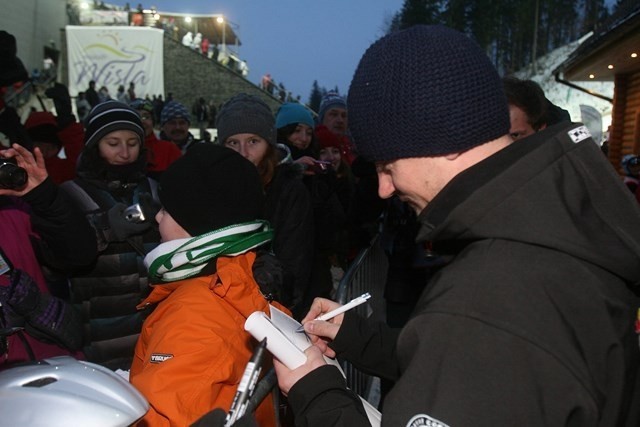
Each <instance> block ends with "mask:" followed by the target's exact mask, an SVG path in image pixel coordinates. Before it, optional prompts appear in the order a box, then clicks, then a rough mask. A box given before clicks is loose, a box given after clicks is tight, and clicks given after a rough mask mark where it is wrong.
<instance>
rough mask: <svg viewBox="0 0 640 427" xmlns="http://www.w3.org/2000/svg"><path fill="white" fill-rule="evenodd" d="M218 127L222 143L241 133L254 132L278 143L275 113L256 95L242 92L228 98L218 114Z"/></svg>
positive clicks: (269, 141) (219, 139) (268, 140)
mask: <svg viewBox="0 0 640 427" xmlns="http://www.w3.org/2000/svg"><path fill="white" fill-rule="evenodd" d="M216 128H217V129H218V141H219V142H220V143H221V144H224V142H225V141H226V140H227V138H229V137H230V136H233V135H236V134H239V133H253V134H256V135H258V136H259V137H261V138H264V139H265V140H266V141H267V142H268V143H269V144H271V145H274V146H275V144H276V121H275V118H274V117H273V113H272V112H271V109H270V108H269V106H268V105H267V104H266V103H265V102H264V101H263V100H261V99H260V98H258V97H257V96H254V95H248V94H246V93H240V94H238V95H235V96H233V97H232V98H230V99H229V100H227V102H225V103H224V104H223V105H222V107H220V111H219V112H218V114H217V115H216Z"/></svg>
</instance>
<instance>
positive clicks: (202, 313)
mask: <svg viewBox="0 0 640 427" xmlns="http://www.w3.org/2000/svg"><path fill="white" fill-rule="evenodd" d="M159 192H160V201H161V202H162V204H163V206H164V208H163V209H162V210H161V211H160V212H159V213H158V215H156V220H157V221H158V224H159V228H160V234H161V236H162V243H161V244H160V245H159V246H158V247H157V248H156V249H154V250H153V251H151V252H150V253H149V254H148V255H147V256H146V258H145V265H146V266H147V267H148V269H149V276H150V281H151V282H152V283H153V290H152V291H151V294H150V295H149V297H148V298H147V299H146V300H145V301H143V302H142V304H141V305H140V306H139V307H140V308H143V307H146V306H149V305H155V310H154V311H153V313H152V314H151V315H150V316H149V317H148V318H147V319H146V320H145V323H144V325H143V329H142V334H141V336H140V339H139V340H138V343H137V345H136V350H135V357H134V362H133V365H132V367H131V382H132V383H133V385H135V386H136V387H137V388H138V390H140V391H141V392H142V394H144V396H145V397H146V398H147V400H148V401H149V403H150V405H151V409H150V410H149V412H148V413H147V414H146V416H145V418H143V419H142V420H141V422H140V424H139V425H144V426H147V425H150V426H151V425H153V426H155V425H169V424H171V425H191V424H192V423H193V422H194V421H196V420H197V419H198V418H200V417H201V416H203V415H205V414H206V413H208V412H209V411H211V410H212V409H214V408H229V407H230V406H231V403H232V401H233V397H234V395H235V392H236V390H237V388H238V384H239V383H240V381H241V380H242V376H243V372H244V367H245V365H246V364H247V362H248V361H249V359H250V357H251V354H252V346H253V343H252V338H251V336H250V335H249V334H248V333H247V332H245V331H244V328H243V326H244V322H245V320H246V318H247V317H249V315H251V314H252V313H253V312H255V311H263V312H265V313H266V314H269V313H270V312H269V302H268V301H267V299H266V298H265V297H264V296H263V295H262V293H261V292H260V288H259V287H258V284H257V283H256V280H255V279H254V276H253V274H252V265H253V264H254V260H255V259H256V248H258V247H260V246H262V245H264V244H266V243H268V242H269V241H270V240H271V238H272V234H273V232H272V230H271V228H270V226H269V224H268V223H267V222H266V221H263V220H261V219H260V218H262V212H263V201H264V200H263V199H264V197H263V194H262V184H261V182H260V177H259V176H258V172H257V170H256V168H255V166H253V165H252V164H251V163H250V162H249V161H248V160H246V159H244V158H243V157H242V156H241V155H239V154H238V153H236V152H234V151H233V150H229V149H227V148H224V147H220V146H217V145H213V144H197V145H196V146H194V147H193V148H192V149H190V150H189V151H187V153H186V154H185V155H184V156H183V157H181V158H180V159H178V160H176V161H175V162H174V163H172V164H171V165H170V166H169V168H168V169H167V170H166V171H165V172H164V174H163V175H162V177H161V180H160V188H159ZM279 308H281V309H282V310H286V309H284V308H283V307H281V306H279ZM255 414H256V418H257V420H258V423H259V425H260V426H275V425H276V418H275V411H274V406H273V401H272V399H271V397H267V398H266V399H265V400H264V401H263V402H262V403H261V404H260V405H259V406H258V408H257V409H256V412H255Z"/></svg>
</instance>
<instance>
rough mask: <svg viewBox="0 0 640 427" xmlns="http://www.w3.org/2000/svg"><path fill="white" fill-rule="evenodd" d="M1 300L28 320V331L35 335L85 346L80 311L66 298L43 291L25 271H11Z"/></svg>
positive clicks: (75, 346)
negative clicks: (66, 300)
mask: <svg viewBox="0 0 640 427" xmlns="http://www.w3.org/2000/svg"><path fill="white" fill-rule="evenodd" d="M0 302H2V305H3V306H6V307H8V308H9V309H11V311H12V312H13V313H15V314H17V315H19V316H21V317H22V318H23V319H24V321H25V323H24V327H25V329H26V331H27V333H29V335H31V336H33V337H34V338H37V339H39V340H41V341H47V342H54V343H56V344H58V345H60V346H62V347H66V348H68V349H71V350H78V349H79V348H80V347H81V346H82V320H81V319H80V315H79V313H77V312H76V311H75V310H74V309H73V307H71V305H69V304H68V303H66V302H65V301H63V300H61V299H59V298H56V297H54V296H51V295H49V294H44V293H41V292H40V289H39V288H38V285H37V284H36V283H35V282H34V281H33V279H32V278H31V276H29V275H28V274H27V273H25V272H24V271H22V270H14V271H13V272H12V273H11V284H10V285H9V287H7V288H4V289H3V291H2V292H0ZM11 326H17V325H11ZM20 326H21V325H20Z"/></svg>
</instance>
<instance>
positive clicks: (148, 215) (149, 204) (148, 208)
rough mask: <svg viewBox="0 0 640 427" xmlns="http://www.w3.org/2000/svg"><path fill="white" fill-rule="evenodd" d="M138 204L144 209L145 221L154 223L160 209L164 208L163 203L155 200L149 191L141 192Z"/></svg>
mask: <svg viewBox="0 0 640 427" xmlns="http://www.w3.org/2000/svg"><path fill="white" fill-rule="evenodd" d="M138 204H139V205H140V208H141V209H142V213H143V214H144V217H145V221H150V222H151V223H153V221H154V218H155V217H156V215H157V214H158V212H159V211H160V209H162V205H161V204H160V202H158V201H156V200H154V198H153V196H152V195H151V194H149V193H142V194H140V197H139V200H138Z"/></svg>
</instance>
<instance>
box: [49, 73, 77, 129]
mask: <svg viewBox="0 0 640 427" xmlns="http://www.w3.org/2000/svg"><path fill="white" fill-rule="evenodd" d="M44 94H45V95H47V96H48V97H49V98H51V99H53V105H54V106H55V107H56V114H57V116H58V128H60V129H64V128H65V127H67V126H68V125H69V124H71V123H73V122H75V121H76V118H75V116H74V115H73V112H72V111H71V97H70V96H69V90H68V89H67V87H66V86H65V85H63V84H61V83H55V84H54V85H53V87H50V88H49V89H47V90H45V91H44Z"/></svg>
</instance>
